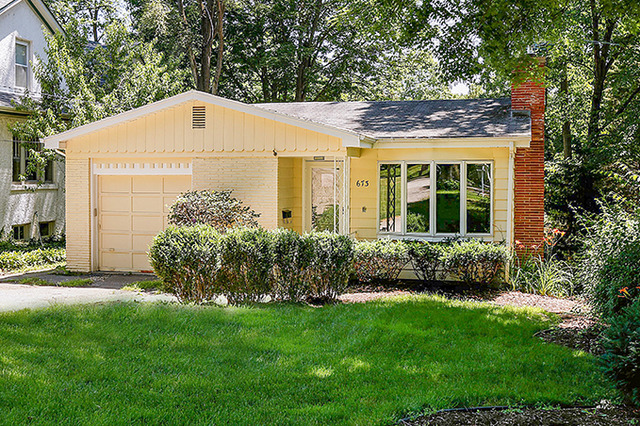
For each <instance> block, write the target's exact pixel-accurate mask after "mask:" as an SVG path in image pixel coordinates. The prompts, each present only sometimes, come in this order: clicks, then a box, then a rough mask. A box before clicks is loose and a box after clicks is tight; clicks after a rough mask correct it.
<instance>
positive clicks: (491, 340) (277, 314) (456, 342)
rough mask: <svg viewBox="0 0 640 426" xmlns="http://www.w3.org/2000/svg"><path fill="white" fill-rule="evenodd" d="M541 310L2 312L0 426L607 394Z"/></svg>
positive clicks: (371, 420) (367, 418)
mask: <svg viewBox="0 0 640 426" xmlns="http://www.w3.org/2000/svg"><path fill="white" fill-rule="evenodd" d="M548 325H549V321H548V320H547V319H545V317H544V316H543V315H541V314H540V313H539V311H535V310H531V309H515V308H499V307H493V306H489V305H486V304H478V303H470V302H465V303H462V302H453V301H447V300H444V299H441V298H436V297H432V296H415V297H405V298H396V299H390V300H386V301H378V302H370V303H367V304H351V305H346V304H343V305H330V306H325V307H322V308H315V307H309V306H300V305H274V304H269V305H262V306H258V307H251V308H218V307H185V306H178V305H147V304H106V305H91V306H67V307H62V306H59V307H53V308H48V309H45V310H36V311H21V312H16V313H6V314H2V315H0V413H2V415H1V416H0V422H2V423H5V424H16V423H25V422H27V421H30V422H34V423H56V424H85V423H93V424H95V423H98V424H110V423H113V424H122V423H127V424H128V423H151V424H158V423H164V424H176V423H207V424H265V423H269V424H272V423H281V424H328V423H334V424H342V423H348V424H388V423H392V422H394V421H397V420H398V419H400V418H402V417H405V416H406V415H407V414H409V413H411V412H419V411H421V410H425V409H442V408H449V407H462V406H478V405H505V404H515V405H517V404H574V403H582V404H589V403H593V402H595V401H599V400H601V399H603V398H607V397H611V392H612V391H611V390H610V387H609V385H608V383H606V382H605V381H604V379H603V378H602V376H601V374H600V373H599V372H598V370H597V368H596V366H595V361H594V358H592V357H591V356H590V355H587V354H585V353H583V352H577V351H571V350H569V349H567V348H564V347H560V346H555V345H551V344H546V343H543V342H542V341H540V340H539V339H538V338H536V337H533V334H534V333H535V332H536V331H538V330H540V329H542V328H546V327H547V326H548Z"/></svg>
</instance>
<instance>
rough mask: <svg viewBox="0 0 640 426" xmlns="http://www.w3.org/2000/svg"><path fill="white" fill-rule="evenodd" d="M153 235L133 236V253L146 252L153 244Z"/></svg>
mask: <svg viewBox="0 0 640 426" xmlns="http://www.w3.org/2000/svg"><path fill="white" fill-rule="evenodd" d="M153 237H155V234H154V235H134V236H133V251H138V252H145V253H146V252H147V251H149V246H150V245H151V243H152V242H153Z"/></svg>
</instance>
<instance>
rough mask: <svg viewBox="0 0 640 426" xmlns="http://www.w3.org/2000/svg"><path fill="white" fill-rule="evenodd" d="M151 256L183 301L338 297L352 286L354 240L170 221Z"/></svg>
mask: <svg viewBox="0 0 640 426" xmlns="http://www.w3.org/2000/svg"><path fill="white" fill-rule="evenodd" d="M149 259H150V261H151V265H152V266H153V269H154V271H155V272H156V274H157V275H158V277H160V278H161V279H162V281H163V283H164V287H165V289H166V290H167V291H169V292H170V293H173V294H174V295H176V296H177V297H178V299H179V300H180V301H182V302H194V303H205V302H211V301H213V300H214V299H215V298H216V297H217V296H221V295H224V296H225V297H226V298H227V300H228V302H229V303H230V304H236V305H237V304H247V303H253V302H258V301H261V300H263V299H265V298H266V297H267V296H271V297H272V298H275V299H280V300H291V301H302V300H305V299H308V298H314V299H321V300H333V299H335V298H336V297H337V296H338V295H339V294H341V293H343V292H344V290H345V289H346V288H347V284H348V279H349V273H350V271H351V267H352V261H353V241H352V239H351V238H349V237H347V236H344V235H337V234H331V233H324V232H321V233H311V234H306V235H303V236H300V235H297V234H295V233H293V232H292V231H285V230H271V231H267V230H264V229H262V228H233V229H231V230H229V231H228V232H227V233H225V234H220V233H218V232H217V231H216V230H215V228H213V227H212V226H209V225H196V226H183V227H175V226H170V227H169V228H168V229H167V230H165V231H163V232H161V233H160V234H158V235H157V236H156V237H155V239H154V241H153V245H152V246H151V248H150V250H149Z"/></svg>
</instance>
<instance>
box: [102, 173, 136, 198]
mask: <svg viewBox="0 0 640 426" xmlns="http://www.w3.org/2000/svg"><path fill="white" fill-rule="evenodd" d="M100 192H101V193H103V194H104V193H106V192H124V193H127V194H128V193H129V192H131V178H130V177H129V176H109V177H108V178H107V179H100Z"/></svg>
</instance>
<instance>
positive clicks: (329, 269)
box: [303, 232, 353, 300]
mask: <svg viewBox="0 0 640 426" xmlns="http://www.w3.org/2000/svg"><path fill="white" fill-rule="evenodd" d="M303 238H304V239H306V240H307V241H308V244H310V246H311V249H310V250H311V254H312V260H311V264H310V265H309V275H308V281H309V295H310V296H311V297H313V298H316V299H322V300H335V299H336V298H337V297H338V296H339V295H340V294H341V293H343V292H344V291H345V290H346V289H347V287H348V284H349V275H350V274H351V269H352V267H353V240H352V239H351V238H350V237H348V236H346V235H338V234H333V233H329V232H313V233H310V234H306V235H304V236H303Z"/></svg>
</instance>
